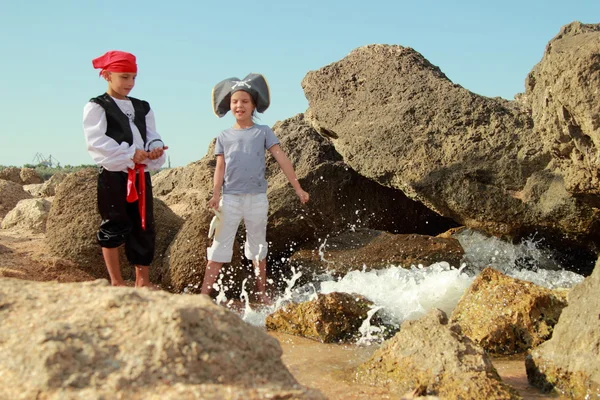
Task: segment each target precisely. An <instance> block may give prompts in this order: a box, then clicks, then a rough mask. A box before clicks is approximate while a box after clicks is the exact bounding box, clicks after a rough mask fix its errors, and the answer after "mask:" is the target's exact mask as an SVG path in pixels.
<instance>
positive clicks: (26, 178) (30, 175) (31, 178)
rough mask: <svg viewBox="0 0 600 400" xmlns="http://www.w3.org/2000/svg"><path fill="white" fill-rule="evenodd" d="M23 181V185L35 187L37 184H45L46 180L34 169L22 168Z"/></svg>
mask: <svg viewBox="0 0 600 400" xmlns="http://www.w3.org/2000/svg"><path fill="white" fill-rule="evenodd" d="M19 175H20V177H21V181H22V182H23V185H33V184H36V183H44V178H42V176H41V175H40V173H39V172H38V171H36V170H35V169H34V168H21V172H20V174H19Z"/></svg>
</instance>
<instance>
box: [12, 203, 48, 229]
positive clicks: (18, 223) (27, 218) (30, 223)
mask: <svg viewBox="0 0 600 400" xmlns="http://www.w3.org/2000/svg"><path fill="white" fill-rule="evenodd" d="M50 206H51V203H50V202H49V201H48V200H46V199H25V200H21V201H19V202H18V203H17V205H16V206H15V208H13V209H12V210H11V211H9V213H8V214H6V216H5V217H4V219H3V220H2V229H22V230H26V231H30V232H32V233H43V232H45V231H46V220H47V219H48V212H49V211H50Z"/></svg>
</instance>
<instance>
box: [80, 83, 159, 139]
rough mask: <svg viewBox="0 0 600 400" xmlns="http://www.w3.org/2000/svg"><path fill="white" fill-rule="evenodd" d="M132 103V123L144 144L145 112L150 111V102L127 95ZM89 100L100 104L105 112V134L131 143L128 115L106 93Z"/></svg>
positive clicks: (131, 136) (131, 133)
mask: <svg viewBox="0 0 600 400" xmlns="http://www.w3.org/2000/svg"><path fill="white" fill-rule="evenodd" d="M129 100H131V103H132V104H133V109H134V111H135V118H134V120H133V123H134V124H135V126H137V128H138V130H139V131H140V134H141V135H142V139H143V140H144V144H146V114H148V112H150V104H148V102H147V101H143V100H138V99H134V98H133V97H129ZM90 101H91V102H93V103H96V104H100V105H101V106H102V108H104V112H105V113H106V125H107V126H106V135H107V136H109V137H111V138H113V139H114V140H115V141H116V142H117V143H119V144H121V143H123V142H127V143H129V145H133V132H132V131H131V126H130V125H129V117H127V115H125V114H124V113H123V111H121V109H120V108H119V106H118V105H117V103H115V101H114V100H113V99H112V97H110V96H109V95H108V93H104V94H103V95H100V96H98V97H94V98H91V99H90Z"/></svg>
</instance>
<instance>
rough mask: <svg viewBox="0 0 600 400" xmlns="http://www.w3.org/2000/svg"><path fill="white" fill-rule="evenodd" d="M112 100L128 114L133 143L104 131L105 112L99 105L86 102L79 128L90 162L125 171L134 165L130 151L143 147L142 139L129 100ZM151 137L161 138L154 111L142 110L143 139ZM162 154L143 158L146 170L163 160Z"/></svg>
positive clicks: (156, 165) (112, 169) (155, 167)
mask: <svg viewBox="0 0 600 400" xmlns="http://www.w3.org/2000/svg"><path fill="white" fill-rule="evenodd" d="M113 100H115V103H117V105H118V106H119V108H120V109H121V111H123V113H124V114H125V115H127V116H129V125H130V126H131V132H132V133H133V144H132V145H129V143H127V142H123V143H121V144H119V143H117V142H116V141H115V140H114V139H113V138H111V137H109V136H107V135H106V128H107V123H106V113H105V112H104V108H102V106H101V105H99V104H96V103H93V102H89V103H87V104H86V105H85V107H84V108H83V131H84V133H85V140H86V143H87V150H88V153H90V155H91V156H92V159H93V160H94V162H95V163H96V164H98V165H100V166H102V167H104V168H105V169H106V170H108V171H122V172H127V169H128V168H133V167H134V162H133V155H134V154H135V151H136V150H137V149H140V150H146V149H144V140H143V139H142V135H141V134H140V131H139V129H138V128H137V126H136V125H135V124H134V123H133V119H134V118H133V116H134V114H133V113H134V109H133V104H132V103H131V100H120V99H115V98H114V97H113ZM154 139H161V137H160V135H159V134H158V132H156V122H155V120H154V112H153V111H152V110H150V111H149V112H148V114H146V143H150V142H151V141H152V140H154ZM166 157H167V156H166V154H163V155H162V156H161V157H160V158H157V159H156V160H150V159H146V161H145V162H144V164H146V166H147V168H148V169H149V170H157V169H159V168H160V167H161V166H162V165H163V164H164V163H165V160H166Z"/></svg>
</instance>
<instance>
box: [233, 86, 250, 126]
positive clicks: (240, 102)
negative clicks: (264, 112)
mask: <svg viewBox="0 0 600 400" xmlns="http://www.w3.org/2000/svg"><path fill="white" fill-rule="evenodd" d="M229 106H230V108H231V112H232V113H233V116H234V117H235V119H236V120H237V121H251V120H252V114H253V112H254V103H253V101H252V96H250V93H248V92H245V91H243V90H238V91H237V92H235V93H234V94H232V95H231V101H230V103H229Z"/></svg>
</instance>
